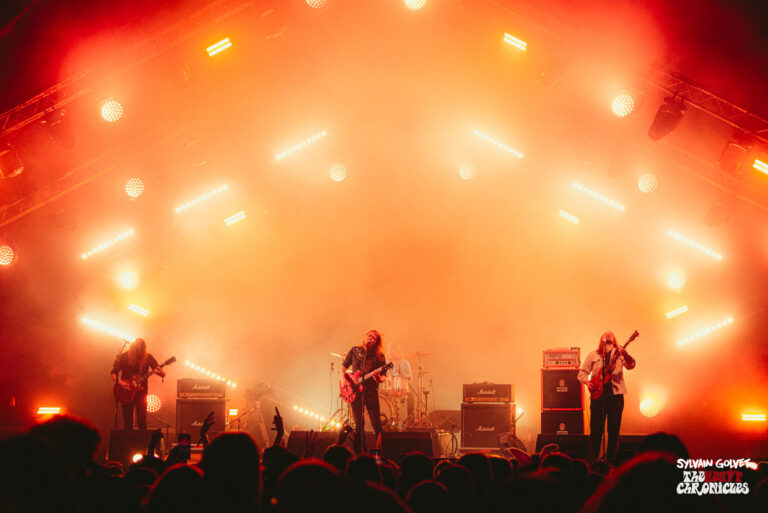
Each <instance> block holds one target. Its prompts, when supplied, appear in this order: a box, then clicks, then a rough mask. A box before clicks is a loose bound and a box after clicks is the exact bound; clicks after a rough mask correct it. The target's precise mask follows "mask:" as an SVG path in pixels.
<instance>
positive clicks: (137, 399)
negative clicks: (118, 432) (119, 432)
mask: <svg viewBox="0 0 768 513" xmlns="http://www.w3.org/2000/svg"><path fill="white" fill-rule="evenodd" d="M121 406H122V407H123V429H133V410H134V408H135V409H136V424H138V425H139V429H144V430H146V429H147V391H146V390H141V391H140V392H136V395H135V396H134V397H133V401H131V402H130V403H128V404H123V405H121Z"/></svg>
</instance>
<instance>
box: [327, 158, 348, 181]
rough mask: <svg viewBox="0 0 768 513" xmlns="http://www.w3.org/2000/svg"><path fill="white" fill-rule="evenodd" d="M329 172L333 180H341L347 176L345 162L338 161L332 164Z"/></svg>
mask: <svg viewBox="0 0 768 513" xmlns="http://www.w3.org/2000/svg"><path fill="white" fill-rule="evenodd" d="M328 174H329V175H330V177H331V179H332V180H335V181H337V182H340V181H342V180H344V179H345V178H346V177H347V168H346V167H345V166H344V164H341V163H338V162H337V163H336V164H334V165H332V166H331V169H330V170H329V171H328Z"/></svg>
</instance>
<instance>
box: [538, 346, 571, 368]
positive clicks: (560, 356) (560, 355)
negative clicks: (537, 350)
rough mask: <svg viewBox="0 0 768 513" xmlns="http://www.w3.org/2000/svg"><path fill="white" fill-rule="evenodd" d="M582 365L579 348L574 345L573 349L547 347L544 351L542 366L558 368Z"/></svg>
mask: <svg viewBox="0 0 768 513" xmlns="http://www.w3.org/2000/svg"><path fill="white" fill-rule="evenodd" d="M580 365H581V357H580V355H579V348H578V347H572V348H571V349H565V348H563V349H547V350H546V351H544V363H543V364H542V367H544V368H545V369H558V368H563V367H565V368H571V369H573V368H577V369H578V368H579V366H580Z"/></svg>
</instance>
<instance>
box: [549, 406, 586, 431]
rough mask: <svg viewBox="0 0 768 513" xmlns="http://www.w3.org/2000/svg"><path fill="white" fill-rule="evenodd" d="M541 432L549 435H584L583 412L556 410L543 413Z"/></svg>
mask: <svg viewBox="0 0 768 513" xmlns="http://www.w3.org/2000/svg"><path fill="white" fill-rule="evenodd" d="M541 432H542V433H544V434H548V435H583V434H584V412H583V411H582V410H578V411H571V410H555V411H543V412H541Z"/></svg>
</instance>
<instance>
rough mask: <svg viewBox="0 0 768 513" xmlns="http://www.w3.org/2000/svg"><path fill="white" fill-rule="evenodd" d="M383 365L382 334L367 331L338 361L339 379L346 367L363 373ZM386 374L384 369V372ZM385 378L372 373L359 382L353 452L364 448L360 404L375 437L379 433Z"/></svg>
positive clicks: (353, 403) (354, 405) (354, 409)
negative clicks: (359, 390)
mask: <svg viewBox="0 0 768 513" xmlns="http://www.w3.org/2000/svg"><path fill="white" fill-rule="evenodd" d="M385 364H386V358H385V356H384V348H383V346H382V342H381V333H379V332H378V331H376V330H370V331H369V332H368V333H366V334H365V338H364V339H363V341H362V343H361V344H360V345H359V346H354V347H352V349H350V350H349V351H348V352H347V355H346V357H345V358H344V361H343V362H342V364H341V375H342V378H343V376H344V374H345V373H346V372H347V369H349V368H350V367H351V368H352V371H353V372H357V371H360V372H361V374H362V375H364V374H367V373H369V372H371V371H372V370H374V369H377V368H379V367H382V366H383V365H385ZM384 373H386V371H384ZM382 381H384V376H383V375H382V374H381V373H378V372H377V373H375V374H374V375H373V376H372V377H370V378H368V379H366V380H365V381H363V383H362V387H363V390H362V392H360V393H358V394H357V396H356V397H355V399H354V401H352V415H353V416H354V418H355V433H356V436H355V452H356V453H360V452H361V451H362V450H364V449H365V419H364V418H363V403H365V408H366V409H367V410H368V418H370V419H371V426H373V431H374V433H375V434H376V437H377V439H378V437H379V436H381V431H382V428H381V413H380V409H379V383H381V382H382Z"/></svg>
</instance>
